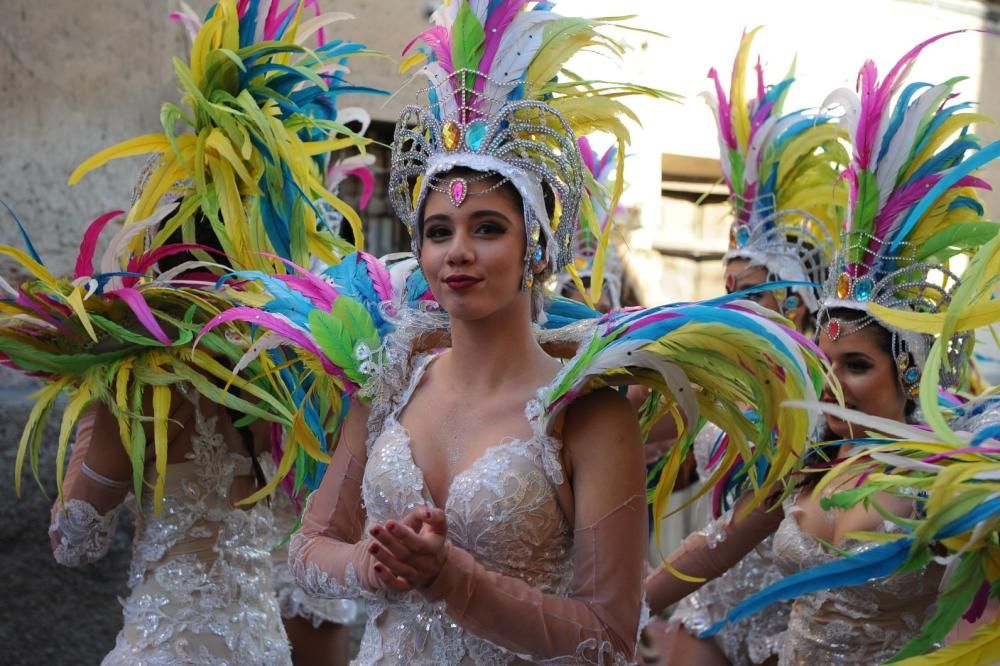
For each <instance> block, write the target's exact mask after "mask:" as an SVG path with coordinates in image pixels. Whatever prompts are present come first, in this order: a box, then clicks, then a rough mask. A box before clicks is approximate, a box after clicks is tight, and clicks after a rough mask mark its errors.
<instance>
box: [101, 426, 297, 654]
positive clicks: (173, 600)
mask: <svg viewBox="0 0 1000 666" xmlns="http://www.w3.org/2000/svg"><path fill="white" fill-rule="evenodd" d="M195 428H196V434H195V435H194V436H193V437H192V444H193V453H191V454H190V455H189V458H190V459H189V460H188V461H185V462H181V463H177V464H172V465H169V466H168V471H167V477H166V479H167V482H166V489H165V494H164V498H163V510H162V512H161V513H160V514H159V515H156V514H155V513H154V512H153V507H152V497H151V496H152V492H147V493H145V494H144V501H143V520H142V521H140V522H139V524H138V526H137V528H136V536H135V542H134V545H133V555H132V566H131V571H130V576H129V586H130V588H131V594H130V595H129V598H128V599H127V600H125V602H124V603H123V606H124V615H125V626H124V627H123V629H122V631H121V632H120V633H119V635H118V639H117V641H116V645H115V648H114V650H113V651H112V652H111V653H110V654H109V655H108V656H107V657H106V658H105V662H104V663H105V664H157V665H158V664H213V665H216V664H217V665H222V664H227V665H230V664H261V665H263V664H290V663H291V656H290V652H289V648H288V642H287V638H286V636H285V633H284V629H283V627H282V624H281V617H280V614H279V610H278V605H277V600H276V597H275V594H274V591H273V586H272V581H271V553H270V546H271V543H272V542H273V541H274V534H273V521H272V517H271V511H270V509H269V508H268V506H267V505H266V503H258V504H257V505H255V506H254V507H253V508H251V509H249V510H247V509H244V508H237V507H234V506H233V503H232V498H230V497H229V494H230V488H231V486H232V484H233V479H234V478H235V477H237V476H246V475H249V474H250V473H251V470H250V459H249V458H248V457H247V456H245V455H241V454H239V453H234V452H231V451H229V450H228V448H227V445H226V442H225V440H224V438H223V436H222V435H221V434H220V433H219V432H218V430H217V428H216V419H215V417H210V418H204V417H203V416H202V415H201V413H200V412H196V422H195ZM151 467H152V465H150V466H149V467H148V468H147V478H148V479H149V480H152V479H154V478H155V471H154V470H152V469H151Z"/></svg>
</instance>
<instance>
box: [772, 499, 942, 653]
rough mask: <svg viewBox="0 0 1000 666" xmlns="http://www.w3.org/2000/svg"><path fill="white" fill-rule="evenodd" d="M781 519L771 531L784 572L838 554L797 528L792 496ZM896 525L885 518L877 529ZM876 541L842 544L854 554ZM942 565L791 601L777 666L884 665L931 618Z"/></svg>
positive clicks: (776, 556) (809, 565)
mask: <svg viewBox="0 0 1000 666" xmlns="http://www.w3.org/2000/svg"><path fill="white" fill-rule="evenodd" d="M784 508H785V519H784V520H783V521H782V522H781V525H780V526H779V527H778V531H777V532H776V533H775V534H774V556H775V562H776V564H777V565H778V566H779V567H781V569H782V570H783V571H784V572H785V573H786V574H792V573H797V572H799V571H802V570H803V569H807V568H810V567H814V566H818V565H820V564H824V563H826V562H829V561H831V560H834V559H838V558H839V557H840V556H839V555H838V554H837V553H835V552H833V551H831V550H829V549H827V548H825V547H824V546H823V545H822V544H820V542H818V541H817V540H816V539H815V538H813V537H812V536H811V535H809V534H806V533H804V532H803V531H802V530H801V529H800V528H799V521H798V518H797V517H796V516H795V512H796V511H798V510H797V509H796V508H794V500H792V499H789V500H786V502H785V505H784ZM898 530H899V528H898V527H897V526H896V525H895V524H893V523H891V522H885V523H883V525H882V528H881V530H880V531H884V532H894V531H898ZM873 546H874V544H871V543H868V542H859V541H853V540H848V541H846V542H845V543H844V544H842V545H841V546H840V548H841V549H842V550H844V551H846V552H848V553H857V552H861V551H863V550H865V549H866V548H871V547H873ZM941 574H942V568H941V567H938V566H933V565H932V566H931V567H927V568H924V569H921V570H919V571H914V572H910V573H904V574H897V575H894V576H890V577H889V578H885V579H881V580H875V581H872V582H870V583H867V584H865V585H858V586H855V587H844V588H838V589H833V590H826V591H823V592H817V593H814V594H810V595H806V596H803V597H799V598H798V599H796V600H795V603H794V604H792V608H791V615H790V617H789V620H788V632H787V633H786V635H785V640H784V641H783V642H782V649H781V658H780V662H779V663H780V664H781V666H800V665H804V664H809V665H810V666H813V665H815V664H830V665H831V666H832V665H835V664H844V665H847V664H850V665H851V666H863V665H867V664H882V663H884V662H886V661H888V660H889V659H890V658H891V657H892V656H893V655H895V654H896V653H897V652H898V651H899V650H900V649H901V648H902V647H903V646H904V645H905V644H906V643H907V642H908V641H909V640H910V639H911V638H913V637H914V636H916V635H917V632H918V631H919V630H920V627H921V626H922V625H923V624H924V622H925V621H926V620H927V619H928V618H929V617H930V614H931V612H932V607H933V604H934V601H935V599H936V597H937V593H938V584H939V583H940V580H941Z"/></svg>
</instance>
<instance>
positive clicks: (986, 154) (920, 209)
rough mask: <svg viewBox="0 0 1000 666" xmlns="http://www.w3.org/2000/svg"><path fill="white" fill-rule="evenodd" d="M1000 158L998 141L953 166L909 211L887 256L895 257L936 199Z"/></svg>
mask: <svg viewBox="0 0 1000 666" xmlns="http://www.w3.org/2000/svg"><path fill="white" fill-rule="evenodd" d="M997 157H1000V141H994V142H993V143H991V144H990V145H988V146H986V147H984V148H983V149H981V150H979V151H978V152H977V153H976V154H975V155H973V156H972V157H970V158H969V159H967V160H965V161H964V162H962V164H960V165H957V166H955V167H954V168H952V169H951V170H950V171H949V172H948V173H946V174H945V175H944V177H943V178H942V179H941V180H939V181H938V182H937V183H935V184H934V187H932V188H931V189H930V190H928V191H927V194H925V195H924V196H923V197H922V198H921V199H920V201H919V202H918V203H917V204H916V205H915V206H914V207H913V208H911V209H910V212H909V214H908V215H907V216H906V220H905V221H904V222H903V225H902V227H901V228H900V232H899V233H898V234H897V235H896V240H894V241H893V243H892V246H891V247H890V248H889V251H888V252H887V254H888V255H897V254H899V251H900V249H899V248H900V245H901V244H902V243H903V242H904V241H905V239H906V238H907V236H909V233H910V231H912V229H913V227H914V226H915V225H916V224H917V222H918V221H919V220H920V218H921V217H923V215H924V213H926V212H927V209H928V208H930V207H931V206H933V205H934V203H935V202H937V200H938V197H940V196H941V195H942V194H944V193H945V192H947V191H948V190H949V189H950V188H951V187H952V186H953V185H954V184H955V183H957V182H958V181H959V180H961V179H962V178H964V177H965V176H967V175H969V174H970V173H971V172H973V171H975V170H976V169H978V168H980V167H982V166H985V165H986V164H988V163H989V162H991V161H992V160H994V159H996V158H997Z"/></svg>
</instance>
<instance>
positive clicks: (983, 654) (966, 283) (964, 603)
mask: <svg viewBox="0 0 1000 666" xmlns="http://www.w3.org/2000/svg"><path fill="white" fill-rule="evenodd" d="M991 227H992V229H991ZM996 227H997V225H996V224H995V223H985V222H984V223H981V224H980V225H979V231H980V232H981V233H983V234H989V233H994V234H995V233H996ZM998 280H1000V236H995V237H994V238H993V240H991V241H990V242H989V243H987V244H986V245H985V246H984V247H983V248H982V249H981V250H980V251H979V253H977V255H976V256H975V257H974V258H973V259H972V261H971V262H970V263H969V266H968V267H967V268H966V270H965V271H964V272H963V274H962V283H961V285H959V286H958V287H957V288H955V289H954V291H953V292H952V301H951V304H950V305H949V307H948V309H947V310H946V311H944V312H937V313H934V312H920V311H918V312H909V311H899V310H895V309H892V308H888V307H885V306H883V305H879V304H876V303H872V304H871V310H872V311H873V312H875V313H877V315H878V316H879V318H880V319H881V320H882V321H885V322H891V323H892V325H893V326H896V327H898V328H899V329H900V330H906V331H910V332H912V333H915V334H918V335H919V334H922V335H934V336H936V338H937V340H936V342H935V343H934V345H933V347H931V349H930V353H929V355H928V361H927V365H926V366H925V371H924V375H923V378H922V379H921V390H920V403H921V409H922V411H923V414H924V417H925V418H926V421H927V423H928V425H929V426H930V429H927V428H923V427H921V428H917V427H912V426H908V425H906V424H901V423H896V422H893V421H887V420H885V419H878V418H872V417H871V416H868V415H865V414H859V413H857V412H855V411H852V410H849V409H846V408H843V407H840V406H838V405H830V404H824V405H822V406H821V408H822V409H823V410H824V411H826V412H828V413H830V414H832V415H833V416H835V417H838V418H841V419H843V420H849V421H851V422H853V423H856V424H859V425H860V426H861V427H862V428H864V430H865V431H866V432H867V436H866V437H864V438H858V439H857V440H855V441H853V442H852V443H853V450H852V455H850V456H849V457H847V458H846V459H845V460H843V461H842V462H841V463H840V464H839V465H838V466H837V467H835V468H834V469H832V470H830V471H829V472H828V474H827V475H826V476H825V477H824V478H823V479H822V480H821V481H820V482H819V483H818V484H817V492H820V493H823V494H825V495H829V497H827V498H826V499H825V500H824V502H825V503H826V504H828V505H829V506H832V507H836V508H839V509H841V510H848V509H850V508H851V507H854V506H855V505H857V504H858V503H859V502H861V501H863V500H864V499H865V498H866V497H869V496H871V495H872V491H878V492H880V493H898V494H911V495H912V494H913V493H914V492H918V493H919V495H920V496H921V497H922V498H924V500H923V501H922V502H921V509H922V510H921V511H920V512H919V513H918V515H916V516H914V517H912V518H909V519H902V518H901V517H899V516H894V515H891V514H890V515H887V518H888V519H889V520H891V521H892V522H893V523H896V524H897V525H898V526H899V528H898V529H896V530H893V531H894V532H897V535H896V537H895V538H892V539H889V540H888V541H887V539H886V534H885V532H881V531H880V532H867V533H866V532H859V533H858V534H857V535H856V538H857V539H859V540H860V541H868V542H869V544H868V548H866V549H861V550H860V551H859V552H857V553H856V554H854V555H852V556H850V557H847V558H845V559H842V560H840V559H838V560H835V561H833V562H830V563H828V564H824V565H821V566H817V567H814V568H811V569H807V570H806V571H802V572H801V573H798V574H796V575H794V576H790V577H789V578H787V579H785V580H783V581H781V583H780V584H778V585H775V586H773V587H772V588H770V589H767V590H764V591H762V593H761V594H760V595H759V597H757V598H755V599H751V600H748V603H747V606H746V607H745V608H743V609H740V611H741V612H743V613H746V612H754V611H756V610H757V609H759V608H761V607H763V606H766V605H767V604H769V603H773V601H774V600H776V599H781V598H785V597H787V596H789V595H790V594H801V593H803V592H817V591H821V590H822V591H825V590H829V589H830V588H836V587H840V586H843V585H850V584H853V583H855V582H856V581H858V580H867V579H869V578H874V577H886V576H891V575H896V576H902V577H904V578H905V576H906V575H907V573H906V572H908V571H912V570H914V569H918V568H920V567H922V566H924V565H925V563H926V562H928V561H929V560H931V559H935V560H936V561H938V562H940V563H943V564H945V565H946V568H945V572H944V577H943V580H942V582H941V585H940V587H939V588H938V591H937V604H936V606H935V609H934V613H933V615H931V616H929V617H928V618H927V621H926V622H925V623H924V625H923V626H922V627H921V628H920V631H919V633H918V634H917V635H916V636H914V637H913V638H912V639H911V640H910V641H909V642H908V643H907V644H906V645H905V646H904V647H903V648H902V649H901V650H899V652H897V653H896V655H895V660H894V662H893V663H899V664H905V665H906V666H932V665H937V664H942V665H943V664H965V665H967V666H975V665H977V664H993V663H996V661H997V659H1000V652H998V650H997V636H998V633H1000V622H998V621H997V614H996V593H995V583H996V580H997V578H998V575H1000V572H998V569H997V562H998V561H1000V542H998V539H997V529H996V526H997V520H998V515H1000V502H998V501H997V498H996V492H997V466H998V463H1000V393H998V391H997V390H996V389H994V390H992V391H990V392H988V393H986V394H984V395H982V396H979V397H977V398H976V399H974V400H972V401H970V402H967V403H961V404H949V405H947V406H944V407H943V406H942V404H940V402H939V400H938V395H937V393H938V392H937V383H936V377H935V373H933V372H930V373H929V372H928V371H927V370H928V368H930V369H935V368H939V367H940V368H950V367H953V365H952V364H954V363H955V358H954V355H953V353H952V352H951V350H950V344H949V341H950V340H953V339H955V337H956V336H966V335H970V334H971V333H972V332H974V331H975V330H976V329H981V328H982V327H983V326H988V325H991V324H995V323H996V322H998V321H1000V305H998V304H997V302H996V301H995V300H994V299H993V298H992V295H993V291H994V289H995V287H996V284H997V281H998ZM961 360H964V359H960V361H961ZM966 369H967V368H966ZM804 406H806V407H812V408H815V407H816V405H804ZM861 474H863V475H864V477H865V481H864V484H863V485H862V486H861V487H859V488H846V489H843V490H839V491H835V492H832V493H830V492H828V491H827V488H828V485H829V484H832V483H835V482H836V479H837V478H838V477H840V476H843V475H861ZM953 629H954V630H955V631H952V630H953ZM950 631H952V633H950V634H949V632H950ZM956 638H961V639H962V640H957V642H956ZM943 643H944V644H947V645H945V647H941V645H942V644H943ZM948 643H950V644H948Z"/></svg>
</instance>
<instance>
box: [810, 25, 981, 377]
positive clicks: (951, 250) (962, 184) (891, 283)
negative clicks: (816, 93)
mask: <svg viewBox="0 0 1000 666" xmlns="http://www.w3.org/2000/svg"><path fill="white" fill-rule="evenodd" d="M959 32H960V31H959ZM951 34H955V33H953V32H952V33H945V34H941V35H937V36H935V37H931V38H930V39H928V40H926V41H924V42H922V43H920V44H918V45H917V46H916V47H914V48H913V49H912V50H911V51H909V52H908V53H907V54H906V55H905V56H903V58H902V59H900V61H899V62H897V63H896V64H895V66H893V68H892V69H891V70H890V71H889V73H888V74H887V75H886V76H885V78H884V79H882V80H881V81H879V80H878V71H877V69H876V67H875V63H873V62H872V61H870V60H869V61H868V62H866V63H865V64H864V66H863V67H862V68H861V72H860V74H859V75H858V92H857V93H855V92H853V91H850V90H847V89H840V90H837V91H835V92H834V93H832V94H831V95H830V97H829V98H828V103H837V104H840V105H841V106H842V107H843V109H844V115H843V120H842V122H843V123H844V124H845V125H846V126H847V128H848V131H849V132H850V135H851V143H852V145H853V147H854V154H853V156H852V159H851V163H850V165H849V166H848V168H847V170H846V171H845V178H846V179H847V182H848V185H849V191H850V196H849V202H848V214H847V219H846V221H845V225H844V233H843V237H842V241H841V250H840V254H839V255H838V258H837V261H836V264H835V266H834V267H833V269H831V275H830V278H829V279H828V280H827V283H826V285H824V290H823V297H822V301H823V302H822V306H823V308H824V313H821V322H820V323H821V326H822V327H823V330H824V331H825V332H826V334H827V335H828V336H830V338H833V339H836V338H838V337H840V336H842V335H847V334H849V333H851V332H853V331H856V330H858V329H860V328H862V327H864V326H867V325H868V324H869V323H871V322H873V321H875V320H878V321H879V322H880V323H882V324H883V325H884V326H885V327H886V328H888V329H889V330H890V332H892V334H893V339H894V355H895V356H896V359H897V365H898V369H899V377H900V381H901V384H902V386H903V387H904V389H906V390H908V391H909V390H915V389H916V387H917V385H918V383H919V381H920V376H921V373H922V371H923V369H924V364H925V362H926V360H927V355H928V352H929V350H930V346H931V344H932V343H933V338H932V337H930V336H927V335H922V334H918V333H913V332H911V331H907V330H904V329H901V328H898V327H895V326H893V325H892V323H891V322H890V321H888V320H887V319H882V318H881V317H880V316H879V315H878V314H876V308H873V307H872V306H873V305H877V306H882V307H883V308H888V309H889V310H893V311H899V312H932V313H933V312H944V311H945V310H947V309H948V307H949V303H950V302H951V300H952V296H953V293H954V290H955V288H956V287H957V285H958V284H959V281H958V277H957V276H956V275H954V274H953V273H952V272H951V271H950V270H949V268H948V260H949V259H950V258H951V257H953V256H955V255H957V254H960V253H971V252H974V251H975V249H976V248H978V247H979V246H980V245H982V244H983V243H984V242H986V241H987V240H989V239H990V238H991V237H992V236H993V235H994V234H995V233H996V225H993V224H990V223H984V222H983V207H982V204H981V203H980V201H979V198H978V194H977V190H979V189H989V185H988V184H987V183H986V182H984V181H983V180H981V179H980V178H977V177H975V176H973V175H971V174H972V172H974V171H975V170H976V169H979V168H981V167H982V166H984V165H985V164H987V163H988V162H990V161H992V160H993V159H995V158H996V157H997V156H998V155H1000V143H993V144H990V145H988V146H985V147H984V146H982V145H981V143H980V139H979V138H978V137H977V136H975V135H973V134H972V133H971V132H970V128H971V125H972V124H973V123H977V122H982V121H985V120H988V119H987V118H985V117H984V116H982V115H980V114H977V113H973V112H972V111H970V110H969V109H970V107H971V106H972V104H971V103H970V102H956V101H955V97H956V95H957V93H956V92H955V86H956V85H957V84H958V83H959V82H960V81H962V80H963V77H955V78H952V79H949V80H947V81H945V82H944V83H940V84H937V85H931V84H929V83H923V82H915V83H910V84H908V85H906V86H905V87H904V82H905V79H906V74H907V72H908V71H909V69H910V68H911V67H912V65H913V62H914V60H915V59H916V57H917V56H918V55H919V54H920V52H921V51H922V50H923V49H924V48H925V47H926V46H927V45H929V44H931V43H933V42H936V41H937V40H939V39H941V38H943V37H945V36H947V35H951ZM832 308H850V309H854V310H860V311H862V312H864V313H865V315H864V316H863V317H862V318H861V319H859V320H856V321H851V322H847V321H842V320H841V319H839V318H836V317H830V316H829V315H828V313H826V311H828V310H829V309H832ZM878 311H881V310H878ZM823 315H825V316H823ZM947 343H948V344H947V346H948V353H949V356H950V362H948V363H944V364H942V365H941V375H940V378H941V382H942V383H943V384H945V385H949V384H952V383H954V381H955V380H956V378H957V375H956V374H955V371H956V369H958V368H960V367H961V362H960V359H961V358H963V357H965V356H966V355H967V353H968V349H969V340H968V336H964V335H958V336H954V337H952V338H950V339H949V340H948V341H947ZM934 381H935V382H936V381H937V377H935V378H934Z"/></svg>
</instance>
